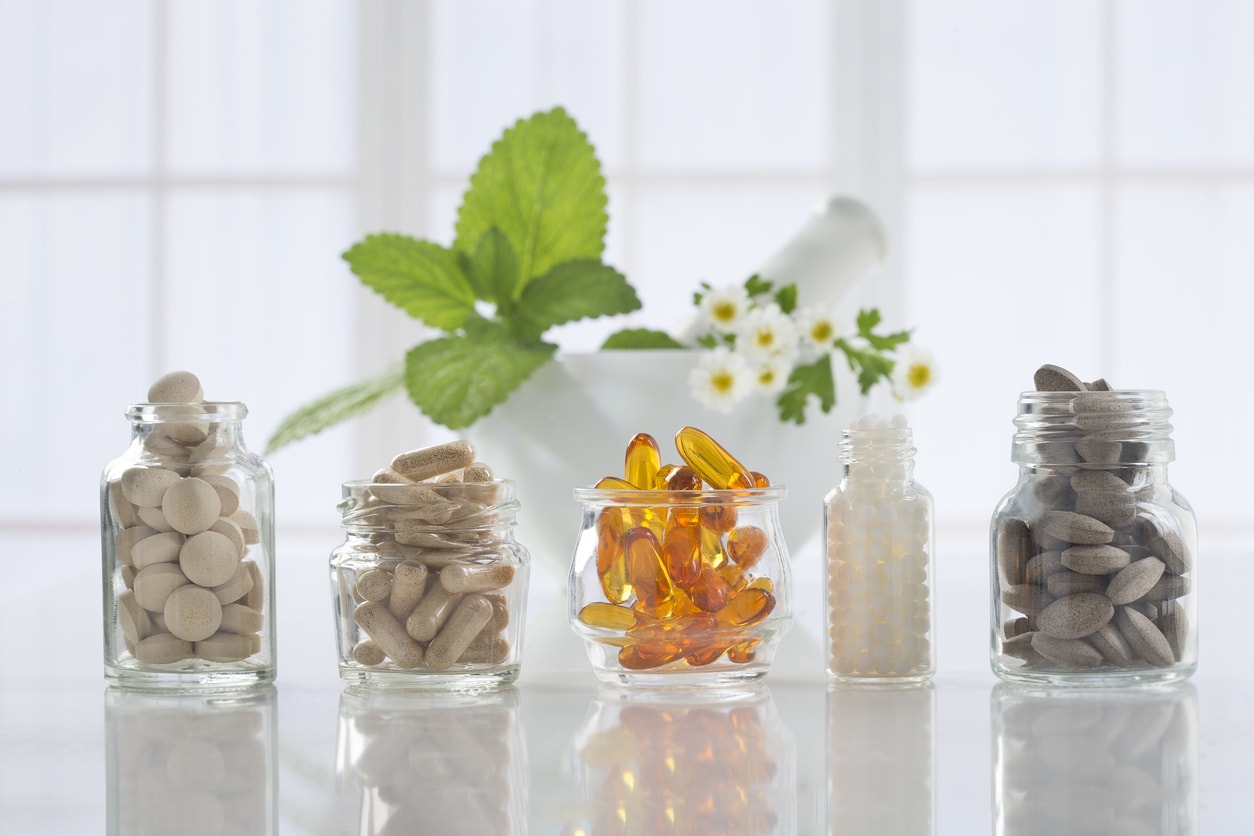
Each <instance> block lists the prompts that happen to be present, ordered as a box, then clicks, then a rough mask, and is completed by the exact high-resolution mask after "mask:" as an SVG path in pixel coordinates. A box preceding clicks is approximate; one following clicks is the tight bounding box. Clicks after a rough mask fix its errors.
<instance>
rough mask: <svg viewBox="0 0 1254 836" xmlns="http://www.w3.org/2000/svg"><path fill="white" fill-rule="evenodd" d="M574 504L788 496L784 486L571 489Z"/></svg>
mask: <svg viewBox="0 0 1254 836" xmlns="http://www.w3.org/2000/svg"><path fill="white" fill-rule="evenodd" d="M573 494H574V497H575V501H576V502H581V503H583V504H585V505H596V506H602V505H625V506H633V507H634V506H654V507H656V506H667V505H670V506H680V507H685V506H705V505H766V504H769V503H773V502H779V501H780V500H781V499H783V498H784V497H785V496H787V495H788V486H787V485H771V486H770V487H769V488H728V489H726V490H720V489H717V488H711V489H709V490H700V491H641V490H627V489H625V488H618V489H614V488H604V489H602V488H575V489H574V491H573Z"/></svg>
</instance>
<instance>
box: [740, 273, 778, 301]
mask: <svg viewBox="0 0 1254 836" xmlns="http://www.w3.org/2000/svg"><path fill="white" fill-rule="evenodd" d="M774 287H775V284H774V283H773V282H768V281H767V280H766V279H764V278H762V277H761V276H759V275H758V274H757V273H754V274H753V275H752V276H750V277H749V278H748V279H746V280H745V292H747V293H748V294H749V296H750V297H753V296H765V295H766V294H768V293H770V292H771V290H772V289H773V288H774Z"/></svg>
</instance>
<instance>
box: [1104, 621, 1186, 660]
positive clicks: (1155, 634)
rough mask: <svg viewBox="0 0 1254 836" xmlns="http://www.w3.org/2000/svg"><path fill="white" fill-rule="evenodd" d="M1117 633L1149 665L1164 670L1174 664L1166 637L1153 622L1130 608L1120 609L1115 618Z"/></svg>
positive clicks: (1173, 654)
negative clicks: (1117, 627) (1117, 626)
mask: <svg viewBox="0 0 1254 836" xmlns="http://www.w3.org/2000/svg"><path fill="white" fill-rule="evenodd" d="M1116 618H1117V620H1118V623H1119V632H1121V633H1123V637H1124V638H1125V639H1127V640H1128V645H1129V646H1130V647H1131V648H1132V649H1133V650H1134V651H1136V654H1137V655H1138V656H1140V657H1141V658H1142V659H1144V660H1145V661H1147V662H1149V663H1150V664H1151V665H1155V666H1156V667H1160V668H1164V667H1167V666H1168V665H1173V664H1175V661H1176V656H1175V653H1174V652H1173V651H1172V649H1171V643H1170V642H1168V641H1167V637H1166V636H1164V635H1163V634H1162V632H1160V631H1159V629H1158V628H1157V627H1155V626H1154V622H1152V621H1150V620H1149V619H1148V618H1146V617H1145V616H1143V615H1141V614H1140V613H1139V612H1137V611H1136V610H1134V609H1132V608H1131V607H1120V608H1119V613H1118V615H1117V616H1116Z"/></svg>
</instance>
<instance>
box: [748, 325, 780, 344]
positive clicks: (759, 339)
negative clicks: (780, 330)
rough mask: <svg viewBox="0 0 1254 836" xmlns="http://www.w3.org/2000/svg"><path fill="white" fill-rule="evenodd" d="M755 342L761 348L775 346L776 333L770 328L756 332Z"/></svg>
mask: <svg viewBox="0 0 1254 836" xmlns="http://www.w3.org/2000/svg"><path fill="white" fill-rule="evenodd" d="M753 341H754V342H756V343H757V344H758V347H759V348H770V347H771V346H773V345H775V332H774V331H772V330H770V329H769V328H764V329H762V330H761V331H756V332H755V333H754V335H753Z"/></svg>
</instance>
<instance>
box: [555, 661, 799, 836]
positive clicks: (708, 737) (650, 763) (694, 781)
mask: <svg viewBox="0 0 1254 836" xmlns="http://www.w3.org/2000/svg"><path fill="white" fill-rule="evenodd" d="M572 749H573V756H574V760H575V763H576V767H577V770H578V774H579V778H578V780H579V782H580V789H581V792H582V797H583V805H582V807H581V809H580V811H579V814H578V816H577V817H576V820H573V821H570V822H569V823H568V825H567V826H566V828H565V830H564V831H563V832H564V833H566V834H571V836H574V834H581V835H582V834H595V835H596V836H616V835H617V834H633V835H634V834H640V835H641V836H644V835H645V834H649V835H650V836H652V834H658V833H668V834H701V836H707V835H708V834H715V833H717V834H729V836H730V835H731V834H772V833H781V834H783V833H794V832H796V811H795V809H794V806H795V803H796V776H795V761H796V748H795V744H794V742H793V738H792V735H791V734H790V732H789V731H788V729H787V728H786V727H785V726H784V724H783V723H782V722H781V720H780V717H779V713H778V711H777V710H776V708H775V703H774V701H773V700H772V699H771V695H770V691H769V690H767V688H766V687H765V686H764V685H757V686H753V687H751V688H748V689H746V690H744V691H739V692H736V693H734V694H721V693H719V692H711V691H708V690H707V691H702V692H691V693H663V692H656V691H654V692H639V691H627V690H623V689H618V688H613V687H609V686H605V687H603V688H601V689H600V690H599V691H598V692H597V695H596V697H595V698H594V699H593V701H592V705H591V708H590V709H589V714H588V720H587V722H586V723H585V724H584V727H583V729H582V730H581V731H580V732H579V734H578V735H577V736H576V739H575V740H574V741H573V744H572Z"/></svg>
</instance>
